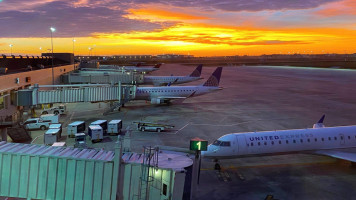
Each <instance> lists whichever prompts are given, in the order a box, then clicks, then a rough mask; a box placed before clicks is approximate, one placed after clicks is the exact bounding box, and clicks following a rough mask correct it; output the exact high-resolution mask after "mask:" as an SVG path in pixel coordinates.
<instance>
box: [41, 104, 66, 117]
mask: <svg viewBox="0 0 356 200" xmlns="http://www.w3.org/2000/svg"><path fill="white" fill-rule="evenodd" d="M66 113H67V107H66V105H64V104H61V105H59V106H58V107H52V108H46V109H44V110H43V111H42V115H46V114H55V115H59V114H61V115H63V114H66Z"/></svg>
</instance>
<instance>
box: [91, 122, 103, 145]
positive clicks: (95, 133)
mask: <svg viewBox="0 0 356 200" xmlns="http://www.w3.org/2000/svg"><path fill="white" fill-rule="evenodd" d="M88 135H89V136H90V138H91V141H92V142H93V143H95V142H101V141H103V139H104V135H103V128H102V127H101V126H99V125H90V126H89V128H88Z"/></svg>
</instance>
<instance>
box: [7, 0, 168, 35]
mask: <svg viewBox="0 0 356 200" xmlns="http://www.w3.org/2000/svg"><path fill="white" fill-rule="evenodd" d="M15 1H19V0H15ZM35 2H36V1H35ZM81 3H88V2H81ZM29 8H31V9H35V11H31V12H29V9H27V10H26V11H23V10H21V9H19V10H9V11H2V12H0V19H5V20H0V26H1V27H6V28H1V29H0V36H1V37H48V36H49V27H51V26H54V27H56V29H57V32H55V37H74V36H75V37H79V36H90V35H91V34H92V33H94V32H97V31H102V32H108V33H110V32H117V33H120V32H127V31H133V30H136V31H142V30H155V29H159V28H162V27H163V25H165V24H164V23H163V24H162V23H152V22H147V21H142V20H135V19H127V18H124V17H123V15H126V14H127V12H126V11H125V10H126V8H127V7H126V6H122V7H121V9H116V8H115V7H114V8H111V7H110V8H109V7H106V6H99V5H97V6H95V7H91V6H84V5H82V6H80V7H73V6H72V5H71V4H68V2H65V1H63V2H62V1H53V2H52V1H47V3H46V4H40V3H39V4H36V6H34V5H32V6H30V7H29Z"/></svg>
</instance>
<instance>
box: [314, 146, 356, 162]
mask: <svg viewBox="0 0 356 200" xmlns="http://www.w3.org/2000/svg"><path fill="white" fill-rule="evenodd" d="M314 153H315V154H319V155H324V156H330V157H333V158H338V159H342V160H348V161H351V162H356V150H355V149H338V150H318V151H314Z"/></svg>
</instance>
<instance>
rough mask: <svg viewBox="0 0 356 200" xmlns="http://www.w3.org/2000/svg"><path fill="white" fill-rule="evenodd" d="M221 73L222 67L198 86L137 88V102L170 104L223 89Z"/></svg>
mask: <svg viewBox="0 0 356 200" xmlns="http://www.w3.org/2000/svg"><path fill="white" fill-rule="evenodd" d="M221 72H222V67H218V68H216V70H215V71H214V73H213V74H212V75H211V76H210V77H209V79H208V80H207V81H206V82H205V83H204V84H203V85H198V86H163V87H137V89H136V97H135V100H148V101H151V103H152V104H163V103H170V101H172V100H181V101H182V102H183V101H184V100H185V99H186V98H189V97H193V96H199V95H203V94H206V93H210V92H213V91H216V90H220V89H222V88H220V87H219V82H220V77H221Z"/></svg>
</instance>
